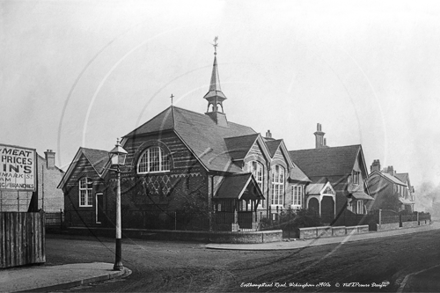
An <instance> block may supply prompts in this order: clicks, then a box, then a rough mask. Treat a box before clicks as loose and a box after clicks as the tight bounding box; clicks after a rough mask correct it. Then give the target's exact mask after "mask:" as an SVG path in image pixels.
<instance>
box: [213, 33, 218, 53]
mask: <svg viewBox="0 0 440 293" xmlns="http://www.w3.org/2000/svg"><path fill="white" fill-rule="evenodd" d="M217 40H218V37H215V38H214V44H212V45H213V46H214V55H217V46H218V43H217Z"/></svg>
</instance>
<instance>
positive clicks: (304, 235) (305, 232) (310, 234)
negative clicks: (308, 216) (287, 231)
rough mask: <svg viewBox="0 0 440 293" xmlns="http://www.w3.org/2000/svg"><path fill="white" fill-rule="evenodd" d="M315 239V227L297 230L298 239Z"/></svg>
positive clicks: (316, 235)
mask: <svg viewBox="0 0 440 293" xmlns="http://www.w3.org/2000/svg"><path fill="white" fill-rule="evenodd" d="M316 237H318V234H317V233H316V227H310V228H300V229H299V238H300V239H310V238H316Z"/></svg>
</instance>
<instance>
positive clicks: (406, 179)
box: [395, 173, 409, 183]
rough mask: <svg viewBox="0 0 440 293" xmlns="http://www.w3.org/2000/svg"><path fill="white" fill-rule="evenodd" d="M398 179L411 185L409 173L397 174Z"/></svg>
mask: <svg viewBox="0 0 440 293" xmlns="http://www.w3.org/2000/svg"><path fill="white" fill-rule="evenodd" d="M395 176H396V177H397V179H399V180H400V181H402V182H403V183H407V182H408V183H409V174H408V173H396V175H395Z"/></svg>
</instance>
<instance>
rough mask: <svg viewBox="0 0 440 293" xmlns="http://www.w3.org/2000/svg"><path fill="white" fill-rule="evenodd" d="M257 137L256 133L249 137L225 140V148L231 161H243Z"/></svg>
mask: <svg viewBox="0 0 440 293" xmlns="http://www.w3.org/2000/svg"><path fill="white" fill-rule="evenodd" d="M258 135H259V134H258V133H254V134H250V135H243V136H235V137H227V138H225V143H226V147H227V148H228V151H229V155H230V156H231V158H232V159H233V160H242V159H244V158H245V156H246V155H247V153H248V152H249V150H250V148H251V147H252V146H253V145H254V143H255V141H256V140H257V137H258Z"/></svg>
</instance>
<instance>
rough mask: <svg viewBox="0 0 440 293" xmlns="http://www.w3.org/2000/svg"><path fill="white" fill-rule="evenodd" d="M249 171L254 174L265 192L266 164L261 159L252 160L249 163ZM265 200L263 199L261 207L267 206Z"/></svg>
mask: <svg viewBox="0 0 440 293" xmlns="http://www.w3.org/2000/svg"><path fill="white" fill-rule="evenodd" d="M247 168H248V172H250V173H252V175H254V178H255V181H256V182H257V184H258V187H260V190H261V192H262V193H263V194H264V165H263V164H262V163H261V162H259V161H250V162H248V163H247ZM265 201H266V200H264V199H263V200H261V207H262V208H264V207H265Z"/></svg>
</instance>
